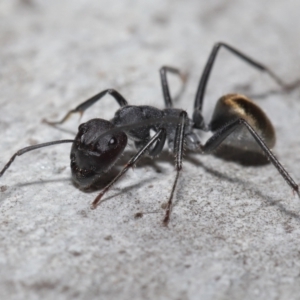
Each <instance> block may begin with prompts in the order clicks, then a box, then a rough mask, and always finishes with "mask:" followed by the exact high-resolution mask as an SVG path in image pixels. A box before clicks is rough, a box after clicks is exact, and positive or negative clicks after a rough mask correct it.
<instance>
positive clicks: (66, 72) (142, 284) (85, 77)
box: [0, 0, 300, 300]
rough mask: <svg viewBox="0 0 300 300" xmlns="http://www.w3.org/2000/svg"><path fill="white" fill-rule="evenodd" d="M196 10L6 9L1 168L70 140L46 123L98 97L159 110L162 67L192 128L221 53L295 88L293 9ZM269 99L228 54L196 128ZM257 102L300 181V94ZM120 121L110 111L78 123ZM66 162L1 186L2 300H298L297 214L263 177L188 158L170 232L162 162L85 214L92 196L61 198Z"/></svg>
mask: <svg viewBox="0 0 300 300" xmlns="http://www.w3.org/2000/svg"><path fill="white" fill-rule="evenodd" d="M206 2H207V3H205V1H196V0H195V1H192V0H191V1H178V0H177V1H158V0H153V1H129V0H117V1H105V0H101V1H83V0H82V1H79V0H78V1H36V0H26V1H25V0H23V1H16V0H15V1H12V0H2V1H1V2H0V45H1V47H0V90H1V97H0V107H1V110H0V130H1V143H0V153H1V157H0V165H1V166H3V165H4V164H5V163H6V162H7V160H8V159H9V158H10V156H11V155H12V154H13V153H14V152H15V151H16V150H18V149H20V148H22V147H24V146H27V145H30V144H34V143H42V142H46V141H52V140H57V139H65V138H73V136H74V134H75V133H76V128H77V126H78V117H77V116H74V117H72V118H71V119H70V120H69V121H68V122H67V123H66V124H65V125H63V126H61V129H55V128H51V127H49V126H46V125H45V124H42V123H41V120H42V118H49V119H53V120H55V119H58V118H60V117H62V116H63V115H64V113H65V112H66V111H67V110H69V109H70V108H74V107H75V106H76V105H78V104H79V103H80V102H81V101H83V100H85V99H86V98H88V97H90V96H92V95H93V94H95V93H97V92H99V91H100V90H102V89H105V88H108V87H114V88H116V89H118V90H119V91H120V92H121V93H122V94H123V95H124V96H125V97H126V98H127V99H128V100H129V101H130V103H132V104H150V105H155V106H157V107H160V108H162V107H163V100H162V95H161V90H160V84H159V77H158V72H157V71H158V69H159V67H160V66H162V65H172V66H176V67H179V68H180V69H182V70H184V71H187V72H189V75H190V76H189V81H188V85H187V88H186V90H185V93H184V94H183V96H182V98H181V99H180V100H178V102H176V105H177V106H178V107H181V108H183V109H186V110H187V111H188V112H189V113H191V112H192V105H193V104H192V102H193V97H194V94H195V90H196V87H197V82H198V80H199V76H200V73H201V70H202V69H203V66H204V64H205V61H206V59H207V57H208V54H209V52H210V50H211V48H212V46H213V44H214V43H215V42H217V41H226V42H228V43H230V44H232V45H234V46H235V47H237V48H239V49H241V50H243V51H244V52H246V53H248V54H249V55H251V56H252V57H254V58H256V59H257V60H259V61H261V62H263V63H265V64H266V65H268V66H270V67H271V68H272V69H273V70H275V71H276V73H277V74H278V75H280V76H281V77H282V78H284V80H285V81H287V82H291V81H293V80H294V79H299V78H300V72H299V67H300V51H299V50H300V44H299V36H300V35H299V33H300V32H299V28H300V23H299V11H300V2H296V1H291V0H290V1H282V0H274V1H258V0H254V1H235V0H231V1H230V0H227V1H206ZM171 83H172V86H173V87H174V90H176V87H177V86H178V85H179V82H177V81H176V79H174V80H172V81H171ZM276 88H278V87H277V86H276V84H274V82H273V81H272V80H271V79H270V78H269V77H268V76H266V75H264V74H260V73H258V72H257V71H256V70H253V69H252V68H250V67H249V66H247V65H246V64H244V63H243V62H241V61H239V60H238V59H236V58H235V57H233V56H232V55H231V54H228V53H227V52H226V51H224V50H223V51H221V53H220V57H219V59H218V61H217V64H216V66H215V69H214V73H213V75H212V77H211V80H210V84H209V87H208V89H207V97H206V100H205V116H206V118H207V120H209V118H210V114H211V110H212V108H213V105H214V104H215V103H216V100H217V99H218V97H220V96H221V95H222V94H225V93H228V92H244V93H246V94H247V95H254V94H260V93H265V92H267V91H270V90H272V89H276ZM175 92H176V91H175ZM257 102H259V104H260V105H261V106H262V107H263V109H264V110H265V111H268V114H269V116H270V118H271V120H272V121H273V123H274V126H275V128H276V130H277V145H276V148H275V149H274V152H275V153H276V155H278V157H279V159H280V160H281V161H282V163H283V164H284V166H285V167H286V168H287V170H288V171H290V172H291V174H292V175H293V176H294V178H295V179H296V180H297V181H298V182H299V181H300V172H299V161H300V151H299V149H300V137H299V128H300V118H299V116H300V90H299V89H298V90H295V91H293V92H291V93H277V94H274V95H269V96H267V97H265V98H263V99H257ZM115 109H117V105H116V104H115V103H113V101H112V100H111V99H110V98H109V97H107V98H106V99H104V100H103V102H102V103H99V104H97V105H95V107H93V108H92V109H90V110H89V111H87V113H86V114H85V115H84V117H83V119H82V121H85V120H88V119H90V118H92V117H101V118H108V119H109V118H110V117H112V115H113V113H114V110H115ZM69 149H70V145H60V146H53V147H50V148H47V149H43V150H37V151H35V152H31V153H28V154H27V155H24V156H22V157H19V158H17V159H16V161H15V163H14V164H13V165H12V166H11V168H10V169H9V170H8V171H7V173H6V174H5V176H3V177H2V178H1V179H0V186H1V187H0V197H1V198H0V298H1V299H56V300H59V299H300V242H299V240H300V222H299V221H300V218H299V217H300V200H299V199H298V198H297V197H296V196H294V195H293V193H292V192H291V189H290V188H289V187H288V186H287V184H285V182H284V181H283V179H282V178H281V176H280V175H279V174H278V173H277V171H276V169H275V168H274V167H273V166H272V165H267V166H260V167H255V166H250V167H243V166H241V165H239V164H237V163H234V162H228V161H224V160H222V159H220V158H217V157H214V156H200V155H190V154H188V155H186V159H185V161H184V168H183V172H182V176H181V178H180V182H179V188H178V190H177V192H176V204H175V206H174V209H173V213H172V218H171V222H170V225H169V227H168V228H165V227H163V226H162V223H161V221H162V219H163V215H164V210H163V209H162V208H161V206H162V205H163V204H164V203H165V202H166V201H167V199H168V195H169V192H170V189H171V184H172V182H173V178H174V175H175V173H174V166H173V158H172V157H169V156H168V155H167V154H165V155H162V156H161V157H160V158H159V159H158V160H156V161H151V160H150V159H144V160H143V161H141V163H140V164H138V166H137V168H136V169H134V170H130V171H129V172H128V173H127V175H126V176H125V177H124V178H123V179H122V180H121V181H120V182H118V184H116V185H115V186H114V188H113V189H112V190H111V191H110V192H109V193H108V194H107V196H106V199H107V200H108V201H105V202H104V203H103V204H102V205H101V206H100V207H99V208H98V209H96V210H94V211H91V210H90V209H89V205H90V203H91V201H92V200H93V198H94V197H95V195H97V192H93V193H83V192H81V191H80V190H78V189H77V188H76V187H75V186H74V185H73V184H72V181H71V177H70V170H69ZM131 153H132V150H129V153H128V152H127V153H125V155H124V159H126V158H128V157H130V154H131ZM137 212H143V213H144V215H143V217H142V218H139V219H135V218H134V216H135V214H136V213H137Z"/></svg>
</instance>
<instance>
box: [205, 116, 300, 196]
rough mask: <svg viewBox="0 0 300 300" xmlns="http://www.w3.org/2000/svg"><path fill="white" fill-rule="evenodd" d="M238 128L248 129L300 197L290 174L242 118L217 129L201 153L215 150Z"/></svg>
mask: <svg viewBox="0 0 300 300" xmlns="http://www.w3.org/2000/svg"><path fill="white" fill-rule="evenodd" d="M240 126H245V127H246V128H247V129H248V131H249V132H250V134H251V135H252V136H253V138H254V139H255V140H256V142H257V144H258V145H259V146H260V148H261V149H262V151H263V152H264V154H265V155H266V156H267V157H268V159H269V160H270V161H271V162H272V164H273V165H274V167H275V168H276V169H277V171H278V172H279V173H280V175H281V176H282V177H283V179H284V180H285V181H286V183H287V184H288V185H289V186H290V187H291V188H292V189H293V191H295V192H296V193H297V194H298V196H299V197H300V193H299V186H298V185H297V184H296V183H295V181H294V179H293V178H292V177H291V176H290V174H289V173H288V172H287V171H286V169H285V168H284V167H283V166H282V164H281V163H280V162H279V160H278V159H277V158H276V156H275V155H274V154H273V153H272V151H271V150H270V149H269V148H268V146H267V145H266V144H265V142H264V141H263V139H262V138H261V137H260V136H259V135H258V134H257V132H256V131H255V130H254V129H253V128H252V126H251V125H249V123H248V122H247V121H245V120H244V119H242V118H240V119H237V120H234V121H233V122H231V123H227V124H226V125H224V126H223V127H221V128H220V129H218V130H217V131H216V132H215V133H214V135H213V136H212V137H211V138H210V139H209V140H208V141H207V142H206V144H205V145H203V146H201V150H202V151H203V153H210V152H212V151H213V150H215V149H216V148H217V147H218V146H219V145H220V144H221V143H222V142H223V140H224V139H225V138H226V137H227V136H228V135H230V134H231V133H232V132H233V131H234V130H235V129H237V128H238V127H240Z"/></svg>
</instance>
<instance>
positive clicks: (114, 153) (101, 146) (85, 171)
mask: <svg viewBox="0 0 300 300" xmlns="http://www.w3.org/2000/svg"><path fill="white" fill-rule="evenodd" d="M114 128H115V126H114V125H113V124H112V123H111V122H109V121H106V120H102V119H92V120H90V121H88V122H86V123H83V124H81V125H80V126H79V128H78V133H77V135H76V138H75V142H74V143H73V146H72V149H71V170H72V176H73V180H74V181H75V183H76V184H78V185H79V186H80V187H82V188H87V187H89V186H90V185H92V184H93V183H94V182H95V181H96V180H97V177H99V176H100V175H102V174H103V173H104V172H106V171H107V170H108V169H109V168H110V167H112V166H113V165H114V163H115V162H116V160H117V159H118V157H119V156H120V155H121V153H122V152H123V150H124V148H125V147H126V145H127V136H126V134H125V133H124V132H123V131H120V130H113V129H114ZM105 132H107V134H106V133H105Z"/></svg>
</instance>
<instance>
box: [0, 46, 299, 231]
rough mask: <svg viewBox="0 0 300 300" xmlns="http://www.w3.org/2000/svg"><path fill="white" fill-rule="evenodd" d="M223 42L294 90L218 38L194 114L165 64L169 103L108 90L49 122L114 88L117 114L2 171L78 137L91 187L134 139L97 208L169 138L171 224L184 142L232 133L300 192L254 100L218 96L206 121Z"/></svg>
mask: <svg viewBox="0 0 300 300" xmlns="http://www.w3.org/2000/svg"><path fill="white" fill-rule="evenodd" d="M221 47H223V48H225V49H227V50H229V51H230V52H231V53H233V54H235V55H236V56H238V57H239V58H240V59H242V60H243V61H245V62H247V63H248V64H250V65H251V66H252V67H254V68H256V69H258V70H260V71H263V72H266V73H267V74H269V76H271V78H273V80H275V81H276V82H277V83H278V84H279V85H280V86H281V87H282V88H283V89H284V90H292V89H293V88H295V87H297V86H298V85H299V83H300V82H299V81H298V82H295V83H293V84H290V85H288V84H285V83H284V82H283V81H282V80H281V79H280V78H279V77H277V76H276V75H275V74H274V73H273V72H272V71H271V70H270V69H268V68H267V67H265V66H264V65H262V64H260V63H258V62H256V61H255V60H253V59H252V58H250V57H249V56H247V55H245V54H243V53H242V52H240V51H238V50H236V49H235V48H233V47H231V46H229V45H227V44H224V43H217V44H215V45H214V47H213V49H212V52H211V54H210V56H209V58H208V61H207V63H206V66H205V68H204V71H203V73H202V76H201V79H200V82H199V85H198V90H197V93H196V97H195V102H194V113H193V117H192V119H190V118H189V117H188V115H187V113H186V112H185V111H184V110H182V109H176V108H173V103H172V99H171V96H170V91H169V85H168V81H167V72H170V73H174V74H176V75H178V76H180V77H181V79H182V80H184V76H183V75H182V74H181V73H180V72H179V70H177V69H175V68H171V67H162V68H161V69H160V77H161V84H162V90H163V96H164V101H165V109H163V110H160V109H158V108H156V107H152V106H147V105H139V106H134V105H129V104H128V102H127V101H126V100H125V99H124V97H123V96H122V95H121V94H119V93H118V92H117V91H115V90H113V89H107V90H104V91H102V92H101V93H99V94H97V95H95V96H93V97H92V98H90V99H88V100H86V101H85V102H83V103H82V104H80V105H79V106H77V107H76V108H75V109H73V110H71V111H69V112H68V113H67V114H66V116H65V117H64V118H63V119H62V120H61V121H59V122H49V121H46V122H47V123H48V124H50V125H57V124H62V123H64V122H65V121H66V120H67V119H68V118H69V117H70V115H72V114H73V113H80V114H83V112H84V111H85V110H86V109H87V108H89V107H90V106H92V105H93V104H95V103H96V102H97V101H99V100H100V99H101V98H102V97H103V96H105V95H106V94H110V95H111V96H112V97H113V98H114V99H115V100H116V101H117V103H118V104H119V105H120V108H119V109H118V110H117V111H116V113H115V115H114V117H113V118H112V120H110V121H107V120H103V119H92V120H90V121H88V122H86V123H83V124H81V125H80V126H79V129H78V133H77V135H76V137H75V140H59V141H53V142H49V143H44V144H38V145H34V146H29V147H26V148H23V149H21V150H19V151H18V152H16V153H15V154H14V155H13V156H12V157H11V159H10V160H9V162H8V163H7V164H6V165H5V167H4V168H3V170H2V171H1V172H0V177H1V176H2V175H3V174H4V172H5V171H6V170H7V169H8V168H9V166H10V165H11V163H12V162H13V161H14V159H15V157H16V156H20V155H22V154H24V153H26V152H29V151H31V150H35V149H38V148H42V147H47V146H50V145H56V144H62V143H72V149H71V170H72V177H73V180H74V182H75V183H76V184H77V185H78V186H79V187H80V188H82V189H87V188H89V187H91V186H92V185H94V184H95V183H97V182H99V181H100V180H101V176H102V175H103V174H104V173H106V172H107V171H108V170H109V169H110V168H111V167H112V165H113V164H114V163H115V162H116V161H117V159H118V158H119V157H120V155H121V154H122V152H123V151H124V149H125V147H126V145H127V139H131V140H133V141H134V144H135V146H136V148H137V153H136V154H135V155H134V156H133V157H132V158H131V159H130V160H129V162H128V163H127V164H126V165H125V166H124V168H123V169H122V170H121V171H120V173H119V174H118V175H117V176H116V177H115V178H114V179H112V180H111V182H110V183H109V184H108V185H107V186H106V187H105V188H104V189H103V190H102V191H101V192H100V193H99V195H98V196H97V197H96V198H95V200H94V201H93V203H92V206H91V208H96V207H97V205H98V204H99V202H100V201H101V199H102V197H103V195H104V194H105V193H106V192H107V191H108V190H109V189H110V187H111V186H112V185H113V184H114V183H115V182H116V181H117V180H118V179H119V178H120V177H121V176H122V175H123V174H124V173H125V172H126V171H127V170H128V169H129V168H131V167H133V166H134V165H135V164H136V163H137V161H138V160H139V159H140V158H141V157H142V156H143V155H144V154H147V155H149V156H150V157H155V156H157V155H158V154H160V153H161V151H162V149H163V147H164V144H165V142H166V140H167V143H168V147H169V149H170V150H171V151H172V152H173V153H174V154H175V157H176V162H175V164H176V176H175V180H174V183H173V186H172V189H171V193H170V196H169V200H168V204H167V207H166V214H165V217H164V220H163V222H164V224H165V225H167V224H168V221H169V219H170V213H171V208H172V199H173V194H174V191H175V188H176V184H177V181H178V178H179V174H180V171H181V169H182V157H183V150H184V147H186V148H187V149H188V150H192V151H198V152H200V153H202V154H207V153H211V152H212V151H214V150H215V149H216V148H217V147H218V146H219V145H220V144H222V143H223V141H224V140H225V139H226V142H228V141H230V143H231V145H234V146H236V147H237V148H242V149H246V150H249V149H250V150H252V151H254V152H263V153H264V154H265V155H266V157H267V158H268V160H269V161H271V163H272V164H273V165H274V166H275V168H276V169H277V170H278V172H279V173H280V174H281V176H282V177H283V179H284V180H285V181H286V182H287V184H288V185H289V186H290V187H291V188H292V189H293V191H294V192H296V193H297V194H298V196H300V194H299V187H298V185H297V184H296V183H295V181H294V180H293V178H292V177H291V176H290V175H289V173H288V172H287V171H286V170H285V168H284V167H283V166H282V165H281V163H280V162H279V161H278V159H277V158H276V157H275V155H274V154H273V153H272V152H271V150H270V148H272V147H273V146H274V144H275V131H274V128H273V125H272V123H271V121H270V120H269V119H268V117H267V116H266V114H265V113H264V112H263V111H262V110H261V109H260V108H259V107H258V106H257V105H256V104H255V103H254V102H253V101H252V100H250V99H249V98H247V97H245V96H243V95H240V94H229V95H225V96H223V97H221V98H220V99H219V100H218V102H217V105H216V107H215V110H214V113H213V116H212V120H211V122H210V123H209V124H206V123H205V121H204V118H203V116H202V104H203V98H204V94H205V89H206V86H207V82H208V79H209V76H210V73H211V70H212V67H213V64H214V62H215V58H216V56H217V53H218V51H219V49H220V48H221ZM195 129H198V130H202V131H211V132H212V133H213V135H212V136H211V137H210V138H209V139H208V141H207V142H206V143H205V144H202V143H201V141H200V139H199V137H198V135H197V133H196V132H195ZM151 130H153V131H154V132H155V134H154V135H153V136H151V134H150V131H151Z"/></svg>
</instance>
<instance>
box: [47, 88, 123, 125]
mask: <svg viewBox="0 0 300 300" xmlns="http://www.w3.org/2000/svg"><path fill="white" fill-rule="evenodd" d="M106 94H109V95H111V96H112V97H113V98H114V99H115V100H116V101H117V102H118V104H119V105H120V107H123V106H126V105H128V102H127V101H126V99H125V98H124V97H123V96H122V95H121V94H120V93H119V92H117V91H116V90H114V89H107V90H104V91H102V92H100V93H98V94H96V95H95V96H93V97H91V98H89V99H87V100H86V101H84V102H83V103H81V104H79V105H78V106H77V107H76V108H74V109H71V110H70V111H69V112H68V113H67V114H66V115H65V116H64V117H63V118H62V119H61V120H60V121H56V122H51V121H48V120H46V119H43V122H44V123H47V124H49V125H60V124H63V123H64V122H65V121H67V120H68V119H69V117H70V116H71V115H72V114H74V113H79V114H80V116H82V115H83V113H84V111H85V110H86V109H88V108H89V107H90V106H92V105H94V104H95V103H96V102H97V101H99V100H100V99H101V98H103V97H104V96H105V95H106Z"/></svg>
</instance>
